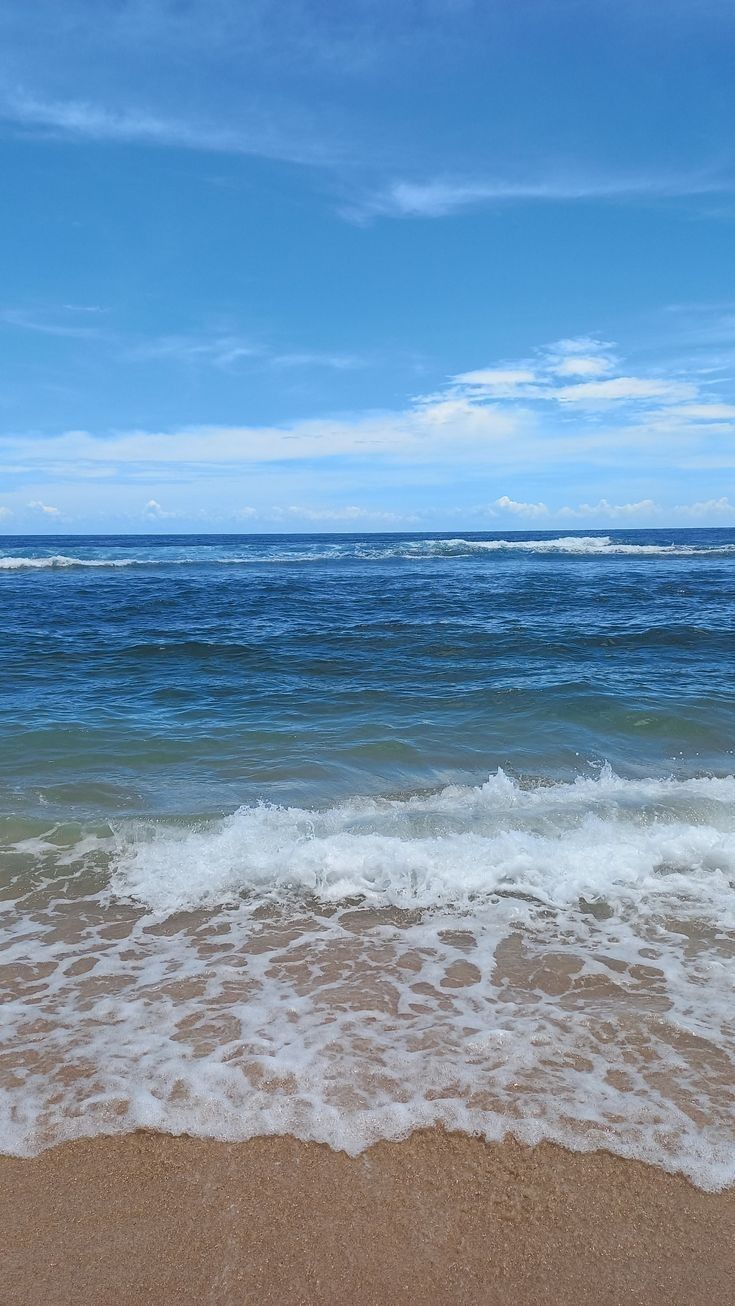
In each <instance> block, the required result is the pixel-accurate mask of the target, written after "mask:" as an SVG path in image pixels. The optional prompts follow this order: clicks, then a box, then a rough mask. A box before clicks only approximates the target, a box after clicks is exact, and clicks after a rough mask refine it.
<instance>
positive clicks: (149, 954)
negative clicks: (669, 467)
mask: <svg viewBox="0 0 735 1306" xmlns="http://www.w3.org/2000/svg"><path fill="white" fill-rule="evenodd" d="M0 611H1V613H2V644H1V646H0V707H1V720H2V741H1V746H0V842H1V844H2V849H1V851H0V883H2V886H3V898H4V906H5V908H6V915H5V921H6V927H5V937H6V944H7V945H8V946H7V956H8V957H9V959H10V960H9V962H8V970H7V972H6V973H7V975H8V977H9V982H10V998H11V1000H10V1005H9V1011H10V1015H11V1019H10V1020H9V1021H8V1023H7V1026H6V1031H7V1032H6V1040H5V1054H4V1055H5V1061H4V1063H3V1064H4V1067H5V1069H4V1072H3V1073H4V1079H2V1081H1V1084H2V1087H3V1089H4V1094H5V1096H4V1098H3V1102H4V1107H3V1111H4V1113H5V1114H4V1116H2V1138H3V1139H4V1140H5V1141H4V1145H5V1146H6V1148H7V1149H8V1150H11V1151H21V1152H23V1151H34V1150H38V1148H39V1147H41V1146H45V1145H47V1144H48V1143H49V1142H53V1141H55V1140H56V1139H57V1138H60V1137H67V1136H70V1135H72V1134H75V1133H94V1132H99V1131H100V1130H102V1131H105V1130H111V1129H114V1130H117V1129H123V1128H134V1127H136V1126H137V1125H140V1124H150V1125H152V1126H153V1127H156V1128H163V1129H173V1130H181V1129H186V1130H188V1131H190V1132H194V1133H200V1134H204V1135H206V1136H209V1135H215V1136H227V1137H247V1136H250V1135H251V1134H252V1133H259V1132H274V1131H275V1132H283V1131H289V1132H295V1133H298V1134H300V1135H301V1136H304V1137H319V1138H323V1139H324V1140H325V1141H328V1142H331V1143H332V1144H333V1145H335V1146H344V1147H347V1148H348V1149H349V1150H357V1149H359V1148H360V1147H362V1146H365V1145H366V1144H367V1143H369V1142H370V1141H371V1140H372V1139H374V1138H376V1137H386V1136H391V1137H393V1136H399V1135H400V1134H401V1133H405V1132H406V1131H407V1130H408V1129H410V1128H412V1127H415V1126H416V1125H417V1124H426V1123H432V1122H434V1121H439V1122H441V1123H444V1124H447V1125H448V1126H450V1127H458V1128H467V1129H471V1130H473V1131H475V1132H478V1131H479V1132H482V1133H485V1134H486V1136H488V1137H490V1136H498V1135H499V1134H501V1133H502V1132H503V1131H504V1130H506V1129H512V1130H513V1131H514V1132H515V1133H517V1134H518V1135H519V1136H522V1137H527V1138H534V1137H542V1136H546V1137H558V1138H560V1139H561V1140H562V1141H565V1142H567V1143H568V1144H569V1145H572V1146H597V1145H604V1146H612V1147H613V1148H615V1149H616V1150H618V1151H620V1152H623V1153H625V1154H630V1155H640V1156H643V1157H644V1158H645V1159H648V1160H653V1161H655V1162H656V1163H659V1164H665V1165H667V1166H668V1167H669V1168H674V1169H676V1168H678V1169H683V1170H685V1172H687V1173H689V1174H691V1175H692V1176H693V1177H695V1178H696V1179H697V1181H698V1182H702V1183H704V1184H706V1185H708V1186H717V1185H718V1184H721V1183H724V1182H731V1180H732V1177H733V1176H735V1149H734V1148H733V1139H732V1130H731V1122H732V1110H733V1105H735V1103H734V1102H733V1097H732V1088H733V1083H734V1082H735V1076H733V1048H734V1047H735V1032H734V1031H733V1027H732V1017H731V1014H730V1013H731V1011H732V998H733V996H734V994H733V964H732V951H733V949H732V942H733V932H732V931H733V920H734V919H735V888H733V877H734V876H735V814H734V800H735V780H733V779H732V773H733V771H735V761H734V759H733V750H734V749H735V689H734V688H733V686H735V639H734V638H733V622H734V619H735V531H726V530H714V531H698V530H697V531H634V532H625V531H611V532H609V533H607V534H603V533H601V532H600V533H594V534H584V533H581V532H569V533H568V534H567V533H564V532H556V533H550V532H529V533H527V534H518V535H513V536H503V535H501V534H491V533H483V534H467V535H463V536H461V537H450V536H439V535H423V534H422V535H418V534H415V535H400V536H397V535H383V536H381V535H369V536H359V535H352V536H346V535H339V536H334V535H332V536H272V535H271V536H262V537H256V536H247V537H243V536H238V537H224V536H209V537H204V536H196V537H148V538H146V537H93V538H92V537H83V538H79V537H78V538H53V539H52V538H49V537H43V538H34V539H32V538H28V537H23V538H13V537H10V536H6V537H4V539H3V541H2V545H0ZM264 959H266V960H264ZM177 985H178V986H179V987H178V988H177V987H176V986H177ZM365 994H370V995H371V996H370V1001H369V1002H367V1003H366V1001H365ZM605 1031H607V1032H605ZM651 1049H653V1052H652V1051H651ZM652 1056H653V1061H654V1062H655V1064H654V1065H653V1068H652V1067H651V1057H652ZM378 1068H379V1069H378ZM0 1114H1V1113H0Z"/></svg>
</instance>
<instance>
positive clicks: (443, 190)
mask: <svg viewBox="0 0 735 1306" xmlns="http://www.w3.org/2000/svg"><path fill="white" fill-rule="evenodd" d="M734 189H735V177H733V176H732V175H731V174H730V173H716V172H700V173H696V172H692V173H680V174H676V173H672V174H666V173H664V174H656V173H655V172H647V173H645V174H641V175H632V174H631V175H627V174H624V173H621V174H613V173H610V174H608V175H604V174H597V175H596V174H594V173H592V172H590V173H587V174H586V175H585V174H579V175H569V176H565V175H563V174H560V175H556V176H554V175H551V176H547V177H542V176H541V177H537V178H533V177H531V178H519V179H508V178H502V177H498V178H468V179H464V180H463V179H451V178H447V179H434V180H428V181H394V182H392V183H391V184H390V185H388V186H387V187H385V189H383V190H379V191H377V192H375V193H374V194H368V195H366V196H365V197H364V198H363V199H362V200H361V201H358V202H355V203H354V205H352V206H349V207H347V208H346V209H345V215H346V216H351V217H353V218H355V219H358V220H360V219H363V220H365V219H369V218H371V217H394V218H443V217H448V216H450V215H452V214H455V213H460V212H462V211H463V210H467V209H472V208H478V207H481V206H487V205H494V204H495V205H497V204H517V203H521V202H528V201H533V202H537V203H546V204H555V203H565V202H569V201H574V200H589V201H594V200H598V201H622V200H632V199H637V200H658V199H675V198H677V197H688V196H701V195H714V194H725V193H730V192H732V191H733V190H734Z"/></svg>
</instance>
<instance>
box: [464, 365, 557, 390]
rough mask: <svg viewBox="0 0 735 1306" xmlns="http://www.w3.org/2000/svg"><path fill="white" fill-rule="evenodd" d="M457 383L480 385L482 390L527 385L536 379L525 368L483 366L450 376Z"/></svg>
mask: <svg viewBox="0 0 735 1306" xmlns="http://www.w3.org/2000/svg"><path fill="white" fill-rule="evenodd" d="M452 380H453V381H454V382H455V384H457V385H468V386H480V387H482V389H483V390H488V391H490V390H506V389H512V388H514V387H515V386H519V385H527V384H530V383H531V382H533V381H535V380H536V376H535V374H534V373H533V372H529V371H528V369H526V368H515V369H513V368H505V369H504V368H502V367H484V368H482V367H481V368H479V369H478V370H477V371H475V372H460V373H459V375H458V376H454V377H452Z"/></svg>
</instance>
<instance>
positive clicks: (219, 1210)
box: [0, 1131, 735, 1306]
mask: <svg viewBox="0 0 735 1306" xmlns="http://www.w3.org/2000/svg"><path fill="white" fill-rule="evenodd" d="M0 1174H1V1175H2V1184H1V1194H0V1219H1V1220H2V1229H3V1242H4V1256H3V1262H4V1267H3V1273H2V1280H3V1282H2V1300H3V1301H5V1302H8V1303H13V1306H16V1304H17V1306H21V1304H22V1303H28V1304H29V1306H30V1304H31V1303H33V1304H34V1306H36V1304H37V1303H38V1302H41V1301H42V1302H44V1303H47V1304H48V1306H51V1304H52V1303H68V1302H71V1301H73V1302H75V1303H78V1304H81V1303H102V1302H104V1303H116V1304H120V1306H123V1304H125V1306H127V1303H130V1304H131V1306H132V1304H133V1303H139V1302H142V1301H145V1300H150V1301H154V1302H164V1303H169V1302H171V1303H174V1302H176V1303H181V1302H216V1303H230V1302H232V1303H234V1302H258V1303H260V1302H278V1303H317V1302H341V1303H366V1304H367V1303H383V1302H386V1303H387V1302H391V1303H393V1302H405V1303H408V1302H410V1303H439V1302H441V1303H450V1302H451V1303H453V1302H457V1303H475V1302H477V1303H480V1302H482V1303H493V1304H495V1303H502V1304H504V1303H509V1304H510V1303H514V1306H523V1304H524V1303H529V1304H531V1303H536V1302H546V1301H548V1302H555V1303H561V1304H562V1306H577V1304H578V1303H592V1302H594V1303H598V1304H599V1306H603V1304H604V1303H610V1304H611V1306H612V1303H623V1302H625V1303H651V1304H654V1303H656V1304H657V1303H661V1304H662V1306H663V1303H667V1304H670V1303H675V1304H676V1306H695V1304H696V1306H699V1304H700V1303H701V1304H702V1306H704V1304H705V1303H706V1304H707V1306H711V1303H713V1302H725V1301H727V1300H729V1299H730V1294H731V1291H732V1284H733V1282H734V1281H735V1190H730V1191H728V1192H726V1193H722V1194H717V1195H712V1194H707V1193H703V1192H701V1191H699V1190H698V1189H695V1188H693V1187H692V1186H691V1185H690V1184H689V1183H688V1182H687V1181H686V1180H684V1179H682V1178H679V1177H676V1176H672V1175H668V1174H665V1173H663V1172H661V1171H658V1170H655V1169H653V1168H651V1167H647V1166H644V1165H640V1164H638V1163H635V1162H627V1161H621V1160H619V1159H618V1158H616V1157H613V1156H611V1155H609V1154H607V1153H595V1154H592V1155H580V1154H574V1153H570V1152H566V1151H565V1150H563V1149H562V1148H559V1147H556V1146H553V1145H550V1144H544V1145H542V1146H540V1147H537V1148H534V1149H530V1148H527V1147H524V1146H522V1145H520V1144H517V1143H514V1142H512V1141H508V1142H505V1143H503V1144H500V1145H487V1144H485V1143H483V1142H481V1141H479V1140H477V1139H472V1138H468V1137H465V1136H461V1135H446V1134H443V1133H441V1132H438V1131H431V1132H424V1133H417V1134H415V1135H413V1137H411V1138H410V1139H409V1140H408V1141H406V1142H401V1143H380V1144H378V1145H377V1146H375V1147H373V1148H371V1149H370V1150H369V1151H367V1152H365V1153H364V1154H362V1155H361V1156H359V1157H357V1158H356V1159H352V1158H350V1157H348V1156H346V1155H344V1154H342V1153H335V1152H332V1151H330V1150H329V1149H328V1148H327V1147H324V1146H321V1145H317V1144H306V1143H300V1142H297V1141H296V1140H294V1139H290V1138H272V1139H255V1140H253V1141H251V1142H249V1143H240V1144H222V1143H215V1142H203V1141H199V1140H196V1139H191V1138H172V1137H168V1136H163V1135H157V1134H147V1133H139V1134H134V1135H130V1136H127V1137H122V1138H107V1139H104V1138H98V1139H95V1140H91V1141H82V1142H76V1143H69V1144H65V1145H63V1146H60V1147H57V1148H54V1149H52V1150H50V1151H48V1152H45V1153H43V1154H42V1155H41V1156H39V1157H37V1158H35V1159H34V1160H30V1161H28V1160H18V1159H15V1158H9V1157H4V1158H1V1159H0Z"/></svg>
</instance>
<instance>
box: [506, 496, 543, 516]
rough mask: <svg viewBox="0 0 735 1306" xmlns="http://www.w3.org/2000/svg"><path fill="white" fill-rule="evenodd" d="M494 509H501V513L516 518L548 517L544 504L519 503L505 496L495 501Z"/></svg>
mask: <svg viewBox="0 0 735 1306" xmlns="http://www.w3.org/2000/svg"><path fill="white" fill-rule="evenodd" d="M495 507H496V508H500V509H502V511H503V512H512V513H515V514H516V516H518V517H531V518H536V517H548V515H549V509H548V508H547V506H546V504H545V503H521V502H518V500H516V499H509V498H508V496H507V494H504V495H503V496H502V498H500V499H496V500H495Z"/></svg>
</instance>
